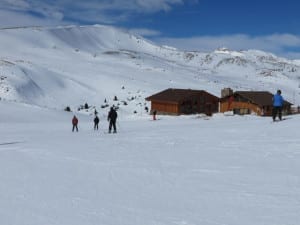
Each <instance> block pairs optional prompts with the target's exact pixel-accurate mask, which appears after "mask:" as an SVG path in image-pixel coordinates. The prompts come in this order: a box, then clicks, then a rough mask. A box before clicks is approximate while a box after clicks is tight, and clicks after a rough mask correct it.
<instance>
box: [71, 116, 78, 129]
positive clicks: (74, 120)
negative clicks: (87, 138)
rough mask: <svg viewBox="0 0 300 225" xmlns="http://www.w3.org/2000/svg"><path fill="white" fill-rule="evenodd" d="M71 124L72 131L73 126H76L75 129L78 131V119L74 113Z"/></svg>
mask: <svg viewBox="0 0 300 225" xmlns="http://www.w3.org/2000/svg"><path fill="white" fill-rule="evenodd" d="M72 124H73V128H72V132H74V130H75V128H76V131H77V132H78V126H77V125H78V119H77V117H76V116H75V115H74V116H73V119H72Z"/></svg>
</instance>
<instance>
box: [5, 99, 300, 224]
mask: <svg viewBox="0 0 300 225" xmlns="http://www.w3.org/2000/svg"><path fill="white" fill-rule="evenodd" d="M0 109H1V110H0V221H1V222H0V223H1V224H3V225H96V224H105V225H296V224H299V221H300V214H299V212H300V173H299V171H300V142H299V140H300V133H299V123H300V116H289V117H286V120H284V121H282V122H278V123H273V122H271V119H270V118H269V117H256V116H250V115H249V116H224V115H223V114H216V115H214V116H213V117H212V118H205V117H200V116H197V115H193V116H180V117H168V116H159V120H157V121H152V120H151V117H150V116H149V115H146V114H141V115H136V116H135V117H132V118H130V117H127V116H123V115H120V118H121V119H120V120H119V121H118V133H117V134H106V133H105V132H106V131H107V127H108V123H107V121H106V120H105V115H106V111H105V110H103V111H100V115H101V118H100V119H101V121H100V130H99V131H94V130H93V124H92V116H89V115H86V114H78V117H79V132H78V133H76V132H75V133H72V132H71V118H72V115H73V113H67V112H62V111H59V110H58V111H55V110H49V109H45V108H39V107H35V106H32V105H25V104H23V105H21V104H19V103H12V102H4V101H0ZM119 113H120V114H122V111H120V112H119Z"/></svg>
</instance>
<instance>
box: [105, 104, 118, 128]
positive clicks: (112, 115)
mask: <svg viewBox="0 0 300 225" xmlns="http://www.w3.org/2000/svg"><path fill="white" fill-rule="evenodd" d="M117 117H118V114H117V112H116V110H115V109H114V108H113V107H111V108H110V111H109V113H108V116H107V120H108V121H109V127H108V132H109V133H111V128H112V127H113V128H114V133H117V127H116V122H117Z"/></svg>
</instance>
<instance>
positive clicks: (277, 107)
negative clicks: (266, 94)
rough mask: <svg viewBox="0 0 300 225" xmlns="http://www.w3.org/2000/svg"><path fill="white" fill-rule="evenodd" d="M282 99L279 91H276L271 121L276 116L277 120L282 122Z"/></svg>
mask: <svg viewBox="0 0 300 225" xmlns="http://www.w3.org/2000/svg"><path fill="white" fill-rule="evenodd" d="M283 102H284V99H283V97H282V96H281V90H278V91H277V93H276V94H275V95H274V96H273V112H272V114H273V121H275V120H276V116H277V114H278V117H279V120H282V107H283Z"/></svg>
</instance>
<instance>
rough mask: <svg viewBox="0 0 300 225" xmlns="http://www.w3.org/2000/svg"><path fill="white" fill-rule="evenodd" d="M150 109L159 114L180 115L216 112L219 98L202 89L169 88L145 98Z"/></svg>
mask: <svg viewBox="0 0 300 225" xmlns="http://www.w3.org/2000/svg"><path fill="white" fill-rule="evenodd" d="M146 100H147V101H151V111H154V110H156V111H157V113H159V114H170V115H182V114H196V113H205V114H206V115H212V114H213V113H216V112H218V105H219V98H218V97H216V96H214V95H212V94H210V93H208V92H206V91H203V90H191V89H173V88H169V89H166V90H164V91H162V92H159V93H157V94H154V95H152V96H149V97H147V98H146Z"/></svg>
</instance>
